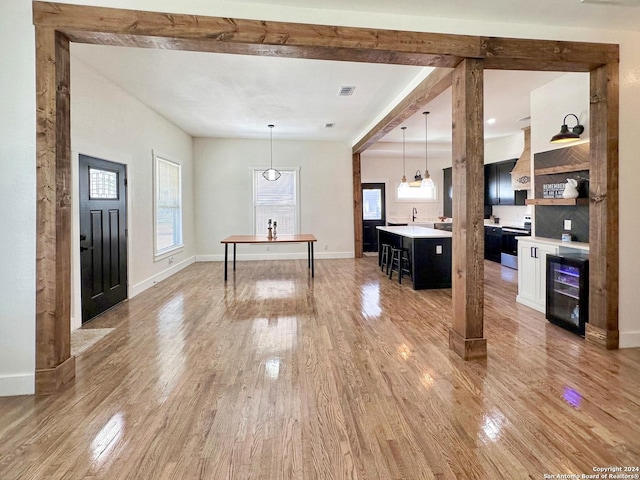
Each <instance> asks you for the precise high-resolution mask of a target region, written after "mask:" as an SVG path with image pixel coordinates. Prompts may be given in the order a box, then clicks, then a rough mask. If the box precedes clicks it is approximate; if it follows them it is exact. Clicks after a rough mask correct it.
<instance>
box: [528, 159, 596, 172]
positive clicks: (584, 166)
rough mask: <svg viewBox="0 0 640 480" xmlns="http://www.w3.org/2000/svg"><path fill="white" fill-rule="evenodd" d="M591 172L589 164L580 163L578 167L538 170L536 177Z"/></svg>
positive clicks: (562, 166)
mask: <svg viewBox="0 0 640 480" xmlns="http://www.w3.org/2000/svg"><path fill="white" fill-rule="evenodd" d="M583 170H589V162H587V163H578V164H576V165H559V166H557V167H547V168H536V169H535V170H534V173H535V175H553V174H555V173H569V172H581V171H583Z"/></svg>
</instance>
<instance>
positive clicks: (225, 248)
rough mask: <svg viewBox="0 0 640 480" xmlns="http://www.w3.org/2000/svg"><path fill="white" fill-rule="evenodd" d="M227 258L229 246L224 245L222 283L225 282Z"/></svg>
mask: <svg viewBox="0 0 640 480" xmlns="http://www.w3.org/2000/svg"><path fill="white" fill-rule="evenodd" d="M228 256H229V244H228V243H225V244H224V281H225V282H226V281H227V258H228Z"/></svg>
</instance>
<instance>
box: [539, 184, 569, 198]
mask: <svg viewBox="0 0 640 480" xmlns="http://www.w3.org/2000/svg"><path fill="white" fill-rule="evenodd" d="M566 186H567V184H566V183H543V184H542V198H562V192H564V188H565V187H566Z"/></svg>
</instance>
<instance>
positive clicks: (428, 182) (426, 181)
mask: <svg viewBox="0 0 640 480" xmlns="http://www.w3.org/2000/svg"><path fill="white" fill-rule="evenodd" d="M422 114H423V115H424V177H423V178H422V184H421V185H420V188H425V189H426V188H430V189H431V190H432V191H433V189H434V188H435V184H434V183H433V179H432V178H431V175H429V163H428V161H429V155H428V147H427V146H428V143H429V142H428V141H427V134H428V131H429V129H428V128H427V127H428V125H427V117H428V116H429V112H422ZM429 193H430V196H431V195H433V193H431V192H429Z"/></svg>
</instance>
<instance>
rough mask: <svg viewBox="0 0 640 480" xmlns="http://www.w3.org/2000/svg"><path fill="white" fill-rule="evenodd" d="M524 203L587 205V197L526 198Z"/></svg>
mask: <svg viewBox="0 0 640 480" xmlns="http://www.w3.org/2000/svg"><path fill="white" fill-rule="evenodd" d="M525 205H589V199H588V198H528V199H527V200H526V201H525Z"/></svg>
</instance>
